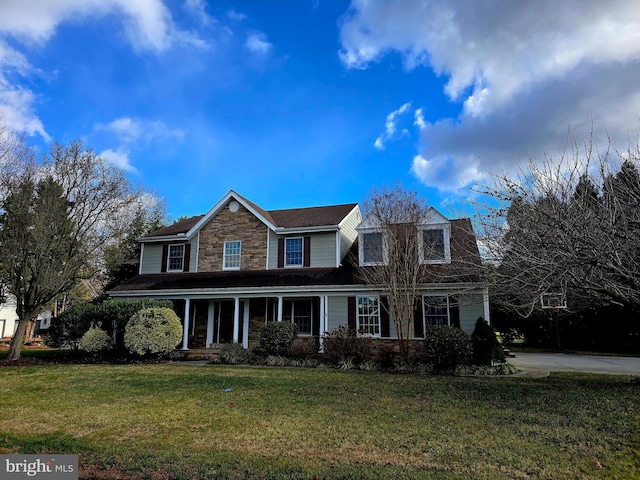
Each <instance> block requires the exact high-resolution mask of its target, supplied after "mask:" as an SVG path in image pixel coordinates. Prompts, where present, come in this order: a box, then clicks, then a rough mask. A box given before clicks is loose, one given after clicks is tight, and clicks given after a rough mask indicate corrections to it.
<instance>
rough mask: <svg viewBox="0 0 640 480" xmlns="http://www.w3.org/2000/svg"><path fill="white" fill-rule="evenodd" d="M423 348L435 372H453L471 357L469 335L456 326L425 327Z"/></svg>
mask: <svg viewBox="0 0 640 480" xmlns="http://www.w3.org/2000/svg"><path fill="white" fill-rule="evenodd" d="M424 350H425V356H426V358H427V359H428V360H429V362H431V364H433V369H434V371H436V372H446V373H450V372H454V371H455V370H456V368H458V367H459V366H461V365H466V364H468V363H469V360H470V359H471V344H470V342H469V337H468V336H467V334H466V333H464V332H463V331H462V330H461V329H459V328H458V327H448V326H446V327H445V326H439V327H434V328H429V329H427V331H426V333H425V336H424Z"/></svg>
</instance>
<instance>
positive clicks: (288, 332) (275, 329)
mask: <svg viewBox="0 0 640 480" xmlns="http://www.w3.org/2000/svg"><path fill="white" fill-rule="evenodd" d="M297 334H298V327H297V326H296V325H294V324H293V323H289V322H271V323H267V324H266V325H265V326H264V327H262V328H261V329H260V347H261V348H262V350H264V351H265V352H266V353H267V354H268V355H286V354H287V353H288V352H289V347H291V344H292V343H293V340H294V339H295V338H296V335H297Z"/></svg>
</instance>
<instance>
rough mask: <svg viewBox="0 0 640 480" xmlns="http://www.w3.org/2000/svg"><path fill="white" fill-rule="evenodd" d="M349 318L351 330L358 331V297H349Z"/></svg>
mask: <svg viewBox="0 0 640 480" xmlns="http://www.w3.org/2000/svg"><path fill="white" fill-rule="evenodd" d="M347 320H348V322H349V330H353V331H354V332H355V331H356V297H349V298H348V299H347Z"/></svg>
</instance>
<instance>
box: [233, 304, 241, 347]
mask: <svg viewBox="0 0 640 480" xmlns="http://www.w3.org/2000/svg"><path fill="white" fill-rule="evenodd" d="M239 336H240V297H233V343H238V340H239Z"/></svg>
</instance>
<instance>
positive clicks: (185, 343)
mask: <svg viewBox="0 0 640 480" xmlns="http://www.w3.org/2000/svg"><path fill="white" fill-rule="evenodd" d="M190 310H191V299H190V298H185V299H184V323H183V326H182V350H189V312H190Z"/></svg>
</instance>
